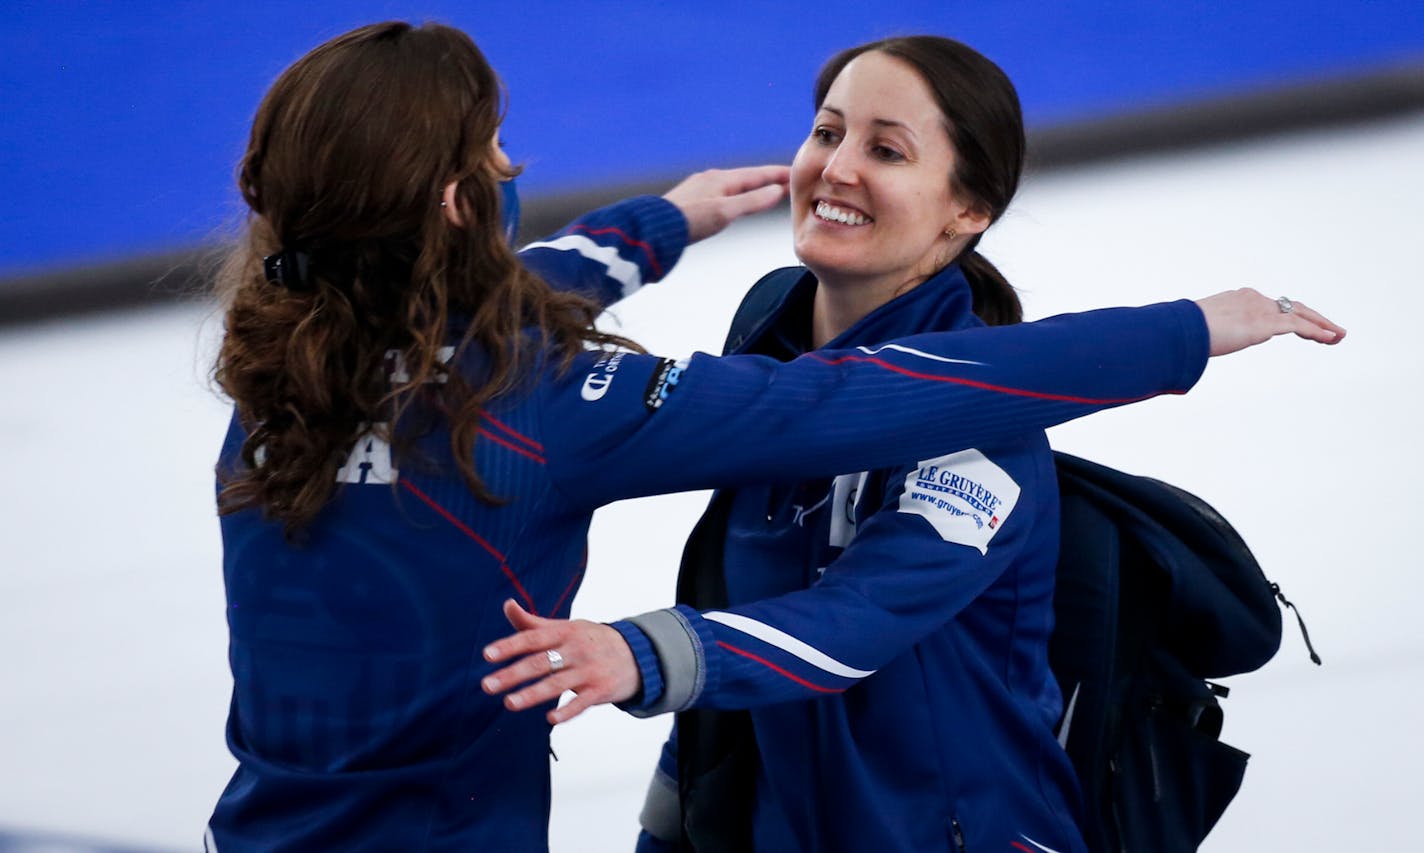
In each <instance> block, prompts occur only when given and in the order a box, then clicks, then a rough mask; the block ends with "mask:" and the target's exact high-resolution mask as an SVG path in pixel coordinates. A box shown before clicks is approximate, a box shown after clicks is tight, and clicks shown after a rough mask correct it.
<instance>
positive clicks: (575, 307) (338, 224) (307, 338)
mask: <svg viewBox="0 0 1424 853" xmlns="http://www.w3.org/2000/svg"><path fill="white" fill-rule="evenodd" d="M501 95H502V93H501V90H500V86H499V81H498V78H497V77H496V76H495V73H494V71H493V69H492V68H490V66H489V63H488V62H486V61H485V58H484V56H483V55H482V54H481V53H480V50H479V48H478V47H476V46H475V43H474V42H473V41H472V40H471V39H470V38H469V36H467V35H465V34H464V33H462V32H460V31H459V30H456V29H453V28H450V27H446V26H441V25H438V24H425V25H423V26H419V27H416V26H411V25H410V24H406V23H401V22H391V23H382V24H373V25H371V26H367V27H362V28H360V29H357V30H354V31H352V32H349V33H346V34H345V35H341V36H338V37H336V38H334V39H332V40H331V41H328V42H326V43H325V44H323V45H321V46H319V47H317V48H315V49H314V50H312V51H311V52H310V53H308V54H307V55H305V56H303V57H302V58H301V59H299V60H298V61H297V62H296V63H295V64H293V65H292V66H291V67H290V68H288V69H287V70H286V71H285V72H283V74H282V75H281V76H280V77H279V78H278V79H277V81H276V82H275V83H274V84H273V85H272V88H271V89H270V90H269V91H268V93H267V95H266V97H265V98H264V99H263V101H262V104H261V106H260V107H258V110H257V115H256V117H255V119H254V120H253V124H252V135H251V139H250V141H249V143H248V148H247V153H246V155H245V156H244V157H243V159H242V163H241V166H240V168H239V174H238V185H239V187H240V189H241V191H242V196H243V199H244V200H245V201H246V202H247V205H248V207H249V208H250V212H249V214H248V218H247V228H246V231H245V234H244V236H243V239H242V240H241V241H240V243H239V245H238V246H237V247H236V248H235V249H234V250H233V252H232V253H231V255H230V256H229V257H228V258H227V259H226V262H225V263H224V265H223V268H222V270H221V271H220V272H219V274H218V281H217V287H218V290H219V292H220V294H221V295H222V298H223V301H224V304H225V308H226V314H225V329H226V334H225V336H224V338H223V342H222V348H221V351H220V353H219V355H218V359H217V364H216V366H215V368H214V378H215V380H216V381H217V383H218V384H219V386H220V387H221V388H222V390H223V391H224V392H225V393H226V394H227V395H228V396H229V397H231V398H232V400H233V402H234V403H235V404H236V407H237V415H238V417H239V419H240V422H241V424H242V426H243V427H244V428H245V429H246V431H247V440H246V442H245V444H244V445H243V448H242V460H241V461H242V464H241V465H239V466H235V467H234V470H230V471H220V472H219V477H220V482H221V484H222V490H221V493H220V495H219V500H218V505H219V511H220V512H221V513H224V514H226V513H231V512H236V511H238V510H242V509H248V508H254V507H255V508H260V509H261V510H262V511H263V513H264V514H265V516H266V517H268V518H272V519H276V520H279V521H281V522H282V524H283V525H284V527H285V529H286V532H287V534H288V536H289V537H290V536H291V535H293V534H294V533H295V532H296V531H297V530H299V529H300V528H302V527H304V526H305V525H307V524H308V523H310V522H311V521H312V519H313V518H315V517H316V515H317V514H318V513H319V512H320V510H321V509H322V507H323V506H324V505H325V504H326V502H327V501H328V500H329V499H330V498H331V496H332V494H333V492H334V491H335V488H336V473H337V471H338V469H339V468H340V467H341V465H342V464H343V462H344V460H345V458H346V456H347V455H348V454H349V452H350V450H351V448H352V446H353V445H354V443H355V441H356V439H357V437H358V436H359V435H360V434H361V433H362V432H366V431H370V432H374V433H375V434H376V435H377V437H379V438H381V439H383V440H385V441H387V442H389V443H390V444H391V445H392V446H393V447H394V448H395V449H396V452H397V454H398V455H399V453H400V452H401V451H402V450H408V449H409V447H410V441H409V438H410V437H409V436H403V435H402V433H401V432H400V431H399V430H398V429H397V424H398V423H399V422H400V421H401V418H402V416H404V415H407V414H408V413H409V410H410V407H411V405H412V404H413V403H414V402H416V400H417V399H421V400H428V401H429V402H430V403H431V404H432V405H433V407H434V408H433V411H435V412H437V413H439V415H440V416H442V417H443V418H444V419H445V420H447V421H448V424H449V427H450V442H451V450H452V452H453V454H454V458H455V460H456V462H457V465H458V467H459V470H460V473H461V475H462V476H463V478H464V479H465V481H466V483H467V485H468V486H469V488H470V489H471V491H472V492H473V493H474V494H475V495H476V496H478V497H479V498H480V499H481V500H484V501H488V502H494V501H497V499H498V498H497V496H496V495H495V494H494V493H493V492H491V491H490V489H489V487H488V486H487V485H486V484H485V483H484V482H483V481H482V480H481V478H480V476H479V473H478V472H477V471H476V470H475V467H474V443H475V440H476V433H477V431H478V429H479V421H480V416H481V411H482V410H483V408H484V406H485V405H486V404H487V403H488V401H489V400H491V399H492V398H494V397H496V396H498V395H500V394H502V393H506V392H508V391H510V390H512V389H513V388H515V387H516V386H517V385H518V383H519V382H520V379H521V377H522V376H523V375H524V372H525V371H526V370H527V369H528V366H529V361H530V358H531V354H530V353H529V352H528V347H527V344H526V341H527V340H533V341H535V342H536V343H538V344H539V345H542V346H543V347H544V348H545V351H546V352H548V353H549V357H550V358H551V359H552V360H553V361H554V362H555V363H557V364H560V365H562V367H563V368H565V369H566V368H567V367H568V366H569V364H570V363H571V362H572V360H573V358H574V356H575V355H576V354H577V353H578V352H580V351H581V350H583V349H584V348H585V346H586V345H587V344H595V345H600V346H601V345H620V346H632V344H631V342H629V341H626V340H624V339H622V338H619V337H616V336H610V335H605V334H603V333H600V332H598V331H596V330H595V329H594V328H593V321H594V318H595V317H597V315H598V313H599V308H598V306H597V305H596V304H595V303H593V302H592V301H590V300H587V299H584V298H582V297H579V296H575V295H571V294H565V293H558V292H555V291H554V290H552V289H551V288H550V287H549V286H548V285H547V284H545V283H544V282H543V281H541V280H540V279H538V278H537V277H535V276H534V275H533V274H532V273H530V272H529V271H527V270H526V269H525V268H524V267H523V266H522V265H521V264H520V263H519V260H518V258H517V257H516V256H515V255H514V253H513V251H512V249H511V248H510V247H509V246H508V245H507V244H506V242H505V235H504V233H503V230H502V228H501V227H500V191H499V181H501V180H507V179H509V178H511V177H513V174H512V172H511V171H501V170H500V169H499V168H498V167H497V166H496V165H495V161H494V159H493V157H492V153H493V150H492V145H493V143H494V140H495V138H496V133H497V132H498V128H499V123H500V119H501V117H502V97H501ZM451 182H454V183H455V184H456V191H455V197H456V207H457V208H458V210H459V211H460V215H461V218H462V219H463V221H464V223H465V225H464V226H463V227H455V226H453V225H451V224H450V223H449V221H448V220H447V218H446V217H445V215H444V211H443V210H442V208H441V204H440V201H441V193H442V191H443V188H444V187H445V186H446V185H448V184H449V183H451ZM278 252H301V253H304V254H305V256H306V257H307V258H308V259H309V268H308V281H307V283H306V284H305V286H298V287H290V286H283V285H281V284H278V283H276V282H272V281H268V280H267V277H266V274H265V272H264V267H263V258H264V256H267V255H272V254H275V253H278ZM526 332H528V335H527V337H526ZM450 345H453V346H454V347H455V356H454V357H453V358H452V359H450V361H451V362H452V363H453V361H454V360H455V359H459V358H460V355H461V353H463V352H464V351H466V350H467V349H468V348H470V347H475V348H477V350H476V351H477V352H478V353H479V354H480V359H481V362H480V363H481V365H482V367H481V370H480V375H479V376H478V377H477V378H472V377H467V376H464V375H462V373H461V371H459V370H453V369H452V370H447V369H446V366H445V364H446V359H444V358H442V357H441V352H440V350H441V348H442V347H446V346H450ZM389 352H396V353H399V354H400V357H401V360H402V362H403V367H404V375H401V376H397V377H395V378H393V377H392V375H391V372H390V370H389V369H388V363H387V362H388V353H389ZM437 380H438V381H437Z"/></svg>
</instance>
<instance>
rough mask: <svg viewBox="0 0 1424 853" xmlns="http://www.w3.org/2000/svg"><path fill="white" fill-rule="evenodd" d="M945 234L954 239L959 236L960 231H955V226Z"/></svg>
mask: <svg viewBox="0 0 1424 853" xmlns="http://www.w3.org/2000/svg"><path fill="white" fill-rule="evenodd" d="M944 236H946V237H948V238H949V239H951V240H953V239H954V238H955V237H957V236H959V233H958V232H957V231H955V230H954V229H953V228H951V229H949V230H948V231H946V232H944Z"/></svg>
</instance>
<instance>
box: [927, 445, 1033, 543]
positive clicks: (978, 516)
mask: <svg viewBox="0 0 1424 853" xmlns="http://www.w3.org/2000/svg"><path fill="white" fill-rule="evenodd" d="M1018 500H1019V485H1018V483H1015V482H1014V480H1013V478H1012V477H1010V476H1009V475H1008V474H1007V473H1006V472H1005V471H1004V469H1002V468H1000V467H999V466H998V465H995V464H994V463H993V462H990V461H989V460H988V458H986V457H985V456H984V454H982V453H980V452H979V451H977V450H964V451H960V452H959V453H951V454H949V455H948V456H941V457H939V458H938V459H928V460H926V461H924V462H921V463H920V465H919V467H918V468H916V469H915V470H914V471H911V472H910V473H909V474H908V475H907V476H906V477H905V493H904V494H902V495H901V496H900V507H899V509H900V512H903V513H907V514H909V515H918V516H920V517H922V518H924V519H925V520H926V521H928V522H929V523H930V525H931V526H933V527H934V529H935V532H937V533H938V534H939V535H940V538H941V539H943V540H944V541H946V542H955V543H957V544H960V545H968V546H969V547H971V548H977V549H978V550H979V553H981V554H985V553H988V551H989V541H990V540H991V539H993V538H994V534H995V533H997V532H998V531H999V528H1000V527H1001V526H1002V525H1003V523H1004V522H1005V521H1006V520H1007V519H1008V517H1009V513H1011V512H1013V511H1014V506H1015V505H1016V504H1017V503H1018Z"/></svg>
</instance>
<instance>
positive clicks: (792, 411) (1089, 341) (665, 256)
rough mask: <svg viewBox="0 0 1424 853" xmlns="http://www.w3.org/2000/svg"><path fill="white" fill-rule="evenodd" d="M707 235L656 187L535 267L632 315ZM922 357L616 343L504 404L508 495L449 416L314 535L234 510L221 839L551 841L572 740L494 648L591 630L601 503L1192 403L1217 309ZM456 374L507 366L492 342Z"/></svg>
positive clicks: (494, 451)
mask: <svg viewBox="0 0 1424 853" xmlns="http://www.w3.org/2000/svg"><path fill="white" fill-rule="evenodd" d="M686 239H687V231H686V222H685V220H683V219H682V217H681V214H680V213H679V212H677V210H676V209H675V208H674V207H672V206H671V205H669V204H667V203H666V202H664V201H662V200H659V199H643V200H639V201H636V202H633V203H631V204H628V205H622V206H615V207H614V208H612V209H610V210H606V211H603V212H601V213H599V214H596V215H594V216H592V217H590V218H588V219H585V220H583V221H581V222H579V223H576V224H575V225H574V226H573V227H572V228H570V229H568V230H567V231H566V232H565V233H564V234H562V235H560V236H558V237H556V238H555V239H553V240H551V241H548V242H546V243H543V244H535V245H534V246H533V247H531V249H530V251H531V252H532V253H533V254H530V253H526V258H525V262H526V263H527V264H529V265H530V266H531V267H534V268H535V269H537V270H538V271H539V272H540V273H541V274H543V275H544V276H545V277H546V278H548V279H550V280H552V281H555V282H559V283H562V284H563V285H565V286H580V287H582V286H584V285H587V284H589V283H592V282H595V281H596V282H598V283H600V284H601V287H600V288H599V292H600V293H601V294H602V298H604V299H605V300H612V299H615V298H618V297H619V296H621V295H622V294H623V293H624V292H625V290H626V289H627V286H628V285H629V284H630V283H634V282H635V280H649V281H650V280H654V279H656V278H658V277H659V276H660V274H661V271H662V270H665V269H666V268H668V267H670V266H671V265H672V263H673V262H674V261H675V260H676V259H677V257H678V255H679V253H680V252H681V250H682V248H683V246H684V244H685V242H686ZM591 270H592V271H594V272H596V274H594V272H590V271H591ZM530 345H531V346H534V344H533V343H532V342H531V344H530ZM897 347H898V348H895V347H892V348H884V349H851V350H843V351H821V352H817V353H815V354H813V355H811V356H808V357H805V358H800V359H796V360H793V361H791V362H786V363H782V362H780V361H778V360H776V359H772V358H764V357H737V358H713V357H710V356H706V355H701V354H699V355H695V356H693V357H692V358H691V359H690V360H687V361H684V362H674V361H672V360H669V359H663V358H658V357H656V356H652V355H642V354H637V353H622V352H619V353H610V352H600V351H590V352H586V353H583V354H581V355H580V356H579V357H578V358H577V359H576V360H575V364H574V365H573V367H572V369H570V370H567V371H560V370H558V369H557V368H556V367H555V366H554V365H552V364H548V363H545V362H544V361H542V360H537V361H536V363H535V364H534V365H533V367H532V368H531V373H530V375H529V378H528V379H527V380H526V381H525V382H524V383H523V385H522V387H521V388H520V389H519V390H518V391H516V392H513V393H511V394H509V395H507V396H505V397H503V398H501V399H498V400H495V401H493V402H492V403H491V404H490V406H489V407H488V410H487V412H486V415H485V427H484V429H483V430H482V431H481V432H480V435H479V437H478V440H477V442H476V446H475V462H476V465H477V466H478V470H479V471H480V472H481V475H482V476H483V478H484V480H485V482H486V484H487V485H489V486H490V487H491V488H492V489H493V491H494V492H495V493H496V494H498V495H499V496H501V497H502V498H503V499H504V501H503V502H502V503H499V504H497V505H490V504H485V503H482V502H480V501H479V500H477V499H475V498H474V497H473V496H472V495H471V494H470V492H469V491H468V489H467V488H466V487H465V485H464V483H463V481H462V480H461V478H460V476H459V475H458V473H457V470H456V466H455V465H454V463H453V461H452V460H451V459H450V452H449V447H448V444H449V437H448V431H447V430H445V429H444V428H443V426H442V425H441V424H440V423H439V422H438V421H437V422H436V423H435V425H434V428H432V429H431V430H430V431H429V432H428V433H426V434H424V435H422V436H420V437H419V438H418V439H417V440H416V441H415V444H414V450H413V455H412V456H411V457H410V458H395V457H393V456H392V455H391V453H390V451H389V449H388V448H386V447H384V446H383V445H382V444H381V443H380V442H378V441H377V440H375V439H373V438H371V437H369V436H367V437H362V438H360V439H359V440H358V441H357V442H356V444H355V447H354V448H353V450H352V453H351V457H350V459H349V460H348V462H347V464H346V465H345V466H344V467H343V468H342V469H341V473H340V474H339V475H338V478H339V479H340V480H341V481H342V485H341V487H340V489H339V490H338V492H337V493H336V495H335V496H334V497H333V499H332V501H331V503H330V504H329V505H328V506H327V507H326V508H325V509H324V510H323V511H322V513H321V515H320V516H319V517H318V518H317V519H316V521H315V522H313V524H312V525H310V527H309V528H308V529H307V530H305V531H304V537H303V541H302V542H301V543H300V544H299V545H291V544H288V542H287V541H286V540H285V539H284V537H283V534H282V530H281V526H280V525H279V524H275V523H271V522H268V521H264V520H263V518H262V517H261V514H260V513H259V512H257V511H255V510H247V511H243V512H239V513H233V514H229V515H226V516H223V518H222V534H223V546H224V556H223V560H224V579H225V582H226V589H227V601H228V611H227V613H228V623H229V629H230V649H229V659H230V663H231V666H232V671H233V676H234V689H233V699H232V707H231V713H230V717H229V724H228V740H229V744H230V747H231V749H232V752H233V754H234V755H235V756H236V757H237V759H238V763H239V767H238V770H237V771H236V773H235V774H234V776H233V778H232V781H231V782H230V783H229V785H228V787H227V789H226V790H225V791H224V793H223V795H222V797H221V799H220V801H219V802H218V805H217V808H216V810H215V811H214V814H213V817H212V820H211V824H210V839H209V840H210V846H211V847H215V848H216V849H217V850H219V851H221V852H222V853H235V851H245V850H262V851H277V850H302V851H308V850H335V849H340V850H401V851H418V850H419V851H437V850H438V851H445V850H462V851H468V850H491V851H495V850H497V851H501V853H521V851H544V850H546V849H547V840H546V835H547V822H548V814H549V774H548V760H549V755H548V743H549V742H548V732H549V728H548V724H547V722H546V721H545V719H544V716H543V714H542V713H539V712H538V711H526V712H521V713H511V712H509V711H506V710H505V709H504V707H503V706H502V704H501V702H500V700H499V699H498V698H496V697H491V696H487V695H485V694H484V693H483V692H482V691H481V690H480V687H479V682H480V679H481V678H482V677H484V676H485V675H488V674H489V673H490V672H492V671H493V669H494V667H493V666H492V665H490V664H487V663H486V662H485V661H484V659H483V657H482V655H481V650H482V649H483V648H484V646H485V645H487V644H488V643H489V642H491V641H492V640H494V639H497V638H499V637H501V636H504V635H505V634H507V633H508V630H509V629H508V625H507V623H506V622H505V620H504V618H503V616H502V614H501V612H500V602H501V601H503V600H504V599H505V598H509V597H513V598H515V599H516V600H518V601H519V602H520V603H521V604H523V605H524V606H525V607H526V608H528V609H530V610H531V611H533V612H536V613H539V614H543V615H554V616H565V615H567V613H568V609H569V604H570V601H571V599H572V598H573V596H574V594H575V592H576V591H577V589H578V586H579V582H580V580H581V579H582V574H583V566H584V559H585V548H586V533H587V530H588V525H589V520H590V516H591V514H592V512H593V510H594V509H595V508H597V507H599V506H602V505H604V504H607V503H609V502H611V501H614V500H617V499H620V498H627V497H634V496H638V495H649V494H657V493H665V492H673V491H679V490H686V489H698V488H709V487H719V486H720V487H728V486H741V485H749V484H752V483H760V482H765V481H767V480H768V479H770V480H784V481H797V480H803V479H806V478H808V477H815V476H829V475H833V474H837V473H842V472H845V471H853V470H864V469H870V468H875V467H878V466H887V465H891V464H894V463H895V461H896V460H898V459H901V458H904V457H905V456H906V455H907V454H908V455H910V456H914V457H916V458H929V457H932V456H934V455H936V454H939V453H944V452H947V451H950V450H954V449H956V448H964V447H968V446H971V445H973V444H975V443H976V442H979V441H982V440H984V439H986V438H989V437H991V436H994V435H999V434H1011V433H1020V432H1024V431H1032V430H1035V429H1040V428H1043V427H1045V426H1047V425H1050V424H1054V423H1059V422H1062V421H1064V420H1068V419H1071V418H1074V417H1077V416H1080V415H1083V414H1087V413H1089V412H1093V411H1097V410H1099V409H1102V408H1105V407H1108V406H1112V405H1116V404H1119V403H1122V402H1128V401H1132V400H1135V399H1139V398H1142V397H1145V396H1151V395H1154V394H1158V393H1163V392H1180V391H1184V390H1186V389H1188V388H1189V387H1191V385H1193V384H1194V383H1195V381H1196V380H1197V378H1198V377H1199V376H1200V373H1201V371H1202V368H1203V366H1204V364H1205V361H1206V356H1207V349H1208V346H1207V334H1206V329H1205V323H1204V322H1203V319H1202V316H1201V312H1200V311H1199V310H1198V309H1197V308H1196V306H1194V305H1193V304H1191V303H1190V302H1179V303H1170V304H1164V305H1158V306H1151V307H1147V308H1141V309H1113V310H1107V311H1100V312H1093V313H1090V314H1085V315H1078V316H1073V317H1064V318H1060V319H1057V320H1051V321H1044V322H1042V323H1037V324H1026V325H1024V326H1022V327H1019V328H1014V329H1007V330H988V331H984V332H975V331H970V332H966V333H962V334H955V335H931V336H920V337H914V338H907V339H905V340H901V341H898V342H897ZM1124 351H1127V352H1132V353H1133V354H1134V357H1133V358H1131V359H1123V358H1121V353H1122V352H1124ZM1026 353H1034V354H1037V356H1039V359H1040V363H1035V359H1031V358H1026V357H1025V354H1026ZM453 365H454V369H457V370H461V371H466V372H467V373H468V374H469V375H471V376H478V375H479V371H480V369H481V363H480V358H479V354H478V353H477V352H466V353H464V354H463V355H462V356H461V357H460V359H459V360H458V361H456V362H454V363H453ZM872 412H873V413H876V417H875V418H873V419H871V418H867V417H866V414H867V413H872ZM413 420H415V421H417V422H418V421H419V420H420V418H419V417H418V416H417V417H415V418H413ZM244 437H245V434H244V432H243V429H242V427H241V425H240V424H239V423H237V422H236V421H235V422H234V423H233V425H232V427H231V429H230V431H229V433H228V437H227V441H226V443H225V444H224V447H223V451H222V456H221V461H220V471H221V470H226V469H231V468H232V467H233V466H235V465H238V464H241V463H240V461H239V449H240V447H241V445H242V442H243V439H244ZM641 652H642V653H644V654H646V653H647V648H646V647H643V648H642V649H641Z"/></svg>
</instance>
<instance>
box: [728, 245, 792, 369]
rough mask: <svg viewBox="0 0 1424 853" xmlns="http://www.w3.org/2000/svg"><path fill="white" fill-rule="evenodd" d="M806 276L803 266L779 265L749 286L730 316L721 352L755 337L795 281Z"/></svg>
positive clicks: (733, 349)
mask: <svg viewBox="0 0 1424 853" xmlns="http://www.w3.org/2000/svg"><path fill="white" fill-rule="evenodd" d="M807 275H810V272H809V271H808V270H807V269H806V268H805V267H782V268H781V269H777V270H772V271H771V272H769V273H767V274H766V275H764V276H762V277H761V279H760V280H759V281H757V283H756V284H754V285H752V286H751V289H750V290H748V291H747V295H746V296H743V297H742V304H741V305H738V306H737V313H736V314H735V315H734V316H733V317H732V325H731V326H730V327H729V328H728V329H727V341H726V343H725V344H723V346H722V354H723V355H730V354H731V353H734V352H738V351H740V350H741V348H742V346H743V345H745V344H746V343H747V342H748V341H752V340H756V338H757V337H758V336H760V335H761V333H762V331H763V330H764V329H765V328H766V327H767V326H768V325H770V323H771V321H772V320H773V319H774V318H775V316H776V313H777V311H776V309H777V308H780V307H781V304H782V303H783V302H785V301H786V295H787V294H788V293H790V292H791V289H792V288H793V287H795V286H796V282H798V281H800V280H801V279H802V278H803V277H804V276H807Z"/></svg>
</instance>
